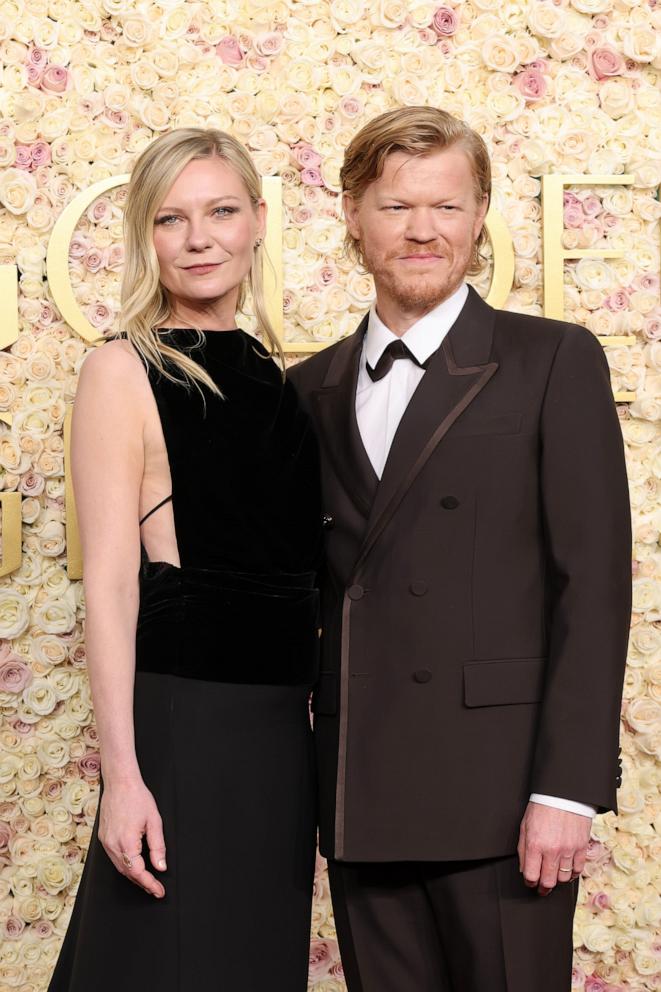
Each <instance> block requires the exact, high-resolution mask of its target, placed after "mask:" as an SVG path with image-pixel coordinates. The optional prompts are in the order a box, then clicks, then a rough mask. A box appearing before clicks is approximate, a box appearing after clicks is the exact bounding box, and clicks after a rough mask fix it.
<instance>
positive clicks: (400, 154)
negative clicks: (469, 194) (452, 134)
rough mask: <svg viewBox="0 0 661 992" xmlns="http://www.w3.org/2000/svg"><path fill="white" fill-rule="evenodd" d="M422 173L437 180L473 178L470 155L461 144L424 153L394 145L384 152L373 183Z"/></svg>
mask: <svg viewBox="0 0 661 992" xmlns="http://www.w3.org/2000/svg"><path fill="white" fill-rule="evenodd" d="M421 173H425V174H427V175H428V176H430V177H432V176H433V178H434V179H436V180H438V181H443V180H444V179H445V180H448V181H457V180H462V179H464V178H466V179H467V180H469V181H471V182H472V177H473V170H472V166H471V162H470V159H469V157H468V155H467V154H466V152H465V151H464V149H463V148H461V146H460V145H458V144H454V145H450V146H449V147H447V148H436V149H433V150H432V151H430V152H425V153H424V154H413V153H411V152H407V151H404V150H402V149H396V150H395V151H392V152H390V153H389V154H388V155H386V157H385V159H384V162H383V169H382V171H381V175H380V176H379V177H378V179H376V180H374V184H378V185H379V186H392V185H396V184H397V183H402V182H404V183H405V182H410V181H412V180H414V179H415V176H418V175H420V174H421Z"/></svg>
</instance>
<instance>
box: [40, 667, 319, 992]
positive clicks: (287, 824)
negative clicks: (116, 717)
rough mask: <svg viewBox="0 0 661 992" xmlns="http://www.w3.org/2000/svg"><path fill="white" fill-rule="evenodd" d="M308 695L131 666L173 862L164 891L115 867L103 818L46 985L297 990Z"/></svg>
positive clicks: (85, 989)
mask: <svg viewBox="0 0 661 992" xmlns="http://www.w3.org/2000/svg"><path fill="white" fill-rule="evenodd" d="M308 693H309V690H308V688H307V687H305V686H283V685H243V684H231V683H221V682H210V681H204V680H201V679H188V678H181V677H178V676H174V675H161V674H157V673H151V672H142V671H138V672H137V673H136V686H135V728H136V750H137V754H138V760H139V763H140V768H141V771H142V775H143V778H144V780H145V783H146V785H147V786H148V788H149V789H151V791H152V793H153V794H154V797H155V799H156V802H157V805H158V808H159V811H160V814H161V816H162V819H163V824H164V832H165V843H166V848H167V864H168V868H167V871H166V872H154V874H155V875H156V876H157V877H158V878H160V879H161V880H162V882H163V884H164V886H165V890H166V894H165V897H164V898H163V899H161V900H158V899H155V898H154V897H153V896H150V895H147V893H145V892H144V891H143V890H142V889H140V888H138V887H137V886H135V885H134V884H133V883H131V882H129V881H128V880H127V879H126V878H124V877H123V876H122V875H120V874H119V872H117V871H116V869H115V868H114V867H113V865H112V863H111V861H110V859H109V858H108V856H107V855H106V853H105V851H104V850H103V848H102V846H101V844H100V843H99V840H98V836H97V829H98V817H97V823H96V824H95V827H94V832H93V835H92V841H91V845H90V849H89V854H88V857H87V861H86V864H85V868H84V871H83V877H82V879H81V883H80V888H79V894H78V897H77V899H76V903H75V907H74V911H73V914H72V917H71V922H70V924H69V928H68V930H67V934H66V937H65V940H64V944H63V947H62V951H61V954H60V957H59V959H58V962H57V965H56V968H55V972H54V974H53V978H52V981H51V984H50V986H49V992H145V990H146V989H158V990H159V992H198V990H200V992H202V990H204V992H265V990H267V989H268V992H305V989H306V983H307V968H308V947H309V934H310V911H311V898H312V879H313V872H314V853H315V823H316V815H315V798H314V797H315V783H314V763H313V754H312V732H311V729H310V720H309V714H308ZM144 853H145V859H146V860H147V858H148V852H147V850H146V846H145V850H144Z"/></svg>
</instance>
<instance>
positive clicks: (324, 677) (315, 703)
mask: <svg viewBox="0 0 661 992" xmlns="http://www.w3.org/2000/svg"><path fill="white" fill-rule="evenodd" d="M312 712H313V713H319V714H320V715H321V716H333V715H334V714H335V713H337V677H336V675H335V672H322V673H321V674H320V676H319V681H318V682H317V684H316V686H315V687H314V692H313V693H312Z"/></svg>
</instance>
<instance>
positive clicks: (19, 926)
mask: <svg viewBox="0 0 661 992" xmlns="http://www.w3.org/2000/svg"><path fill="white" fill-rule="evenodd" d="M3 930H4V934H5V938H6V939H7V940H18V939H19V937H21V935H22V934H23V931H24V930H25V923H24V922H23V920H19V918H18V917H17V916H8V917H7V919H6V920H5V924H4V927H3Z"/></svg>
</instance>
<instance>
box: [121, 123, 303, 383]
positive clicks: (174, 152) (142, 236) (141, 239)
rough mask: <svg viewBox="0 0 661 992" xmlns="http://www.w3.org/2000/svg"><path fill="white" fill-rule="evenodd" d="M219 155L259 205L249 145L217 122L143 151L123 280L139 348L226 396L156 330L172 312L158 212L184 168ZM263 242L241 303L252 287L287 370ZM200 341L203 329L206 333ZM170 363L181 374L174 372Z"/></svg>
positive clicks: (127, 321)
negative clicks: (159, 250) (267, 285)
mask: <svg viewBox="0 0 661 992" xmlns="http://www.w3.org/2000/svg"><path fill="white" fill-rule="evenodd" d="M214 157H217V158H220V159H222V160H223V161H224V162H226V163H227V164H228V165H229V166H230V167H231V168H232V169H234V170H235V172H237V173H238V175H239V176H240V177H241V179H242V181H243V183H244V185H245V188H246V190H247V192H248V196H249V197H250V202H251V203H252V205H253V207H254V208H256V207H257V204H258V203H259V200H260V199H261V195H262V184H261V178H260V176H259V173H258V172H257V170H256V168H255V166H254V164H253V161H252V159H251V158H250V155H249V154H248V152H247V151H246V149H245V148H244V147H243V145H242V144H241V143H240V142H239V141H237V140H236V138H234V137H232V135H230V134H226V133H225V132H224V131H219V130H216V129H214V128H198V127H182V128H177V129H175V130H173V131H169V132H167V133H166V134H162V135H160V136H159V137H158V138H156V140H155V141H153V142H152V143H151V144H150V145H148V147H147V148H145V150H144V151H143V152H142V153H141V155H140V156H139V158H138V160H137V162H136V163H135V165H134V167H133V171H132V172H131V179H130V182H129V186H128V196H127V199H126V206H125V209H124V245H125V262H124V269H123V273H122V284H121V318H122V331H123V332H124V333H125V335H126V337H127V338H128V340H129V341H130V342H131V344H132V345H133V346H134V348H135V349H136V351H137V352H138V354H139V355H140V356H141V357H142V358H143V359H144V360H146V361H148V362H150V363H151V364H152V365H154V366H155V367H156V368H157V369H158V370H159V371H160V372H161V373H162V374H163V375H164V376H166V377H167V378H168V379H171V380H172V381H173V382H180V383H182V384H184V385H187V386H191V385H193V384H196V385H198V388H199V383H204V385H206V386H207V387H208V388H209V389H211V390H212V392H214V393H216V394H218V395H222V394H221V392H220V390H219V389H218V387H217V386H216V384H215V382H214V381H213V379H212V378H211V376H210V375H209V374H208V373H207V372H206V371H205V369H203V368H202V366H201V365H199V364H198V363H197V362H195V361H194V360H193V359H192V358H189V357H188V356H187V355H185V354H183V353H182V352H181V351H178V350H177V349H176V348H172V347H170V346H169V345H167V344H166V343H165V342H164V340H163V338H162V337H161V336H160V335H159V334H158V333H157V330H156V328H158V327H160V326H163V325H165V323H166V322H167V320H168V319H169V318H170V317H171V304H170V300H169V298H168V293H167V290H166V289H165V287H164V286H163V285H162V283H161V281H160V270H159V264H158V258H157V256H156V251H155V249H154V244H153V240H152V237H153V227H154V218H155V216H156V213H157V211H158V209H159V207H160V206H161V204H162V203H163V200H164V198H165V196H166V194H167V192H168V190H169V189H170V188H171V186H172V184H173V183H174V181H175V180H176V178H177V176H178V175H179V173H180V172H181V170H182V169H183V168H184V167H185V166H186V165H188V163H189V162H192V161H193V160H195V159H206V158H214ZM263 258H264V249H263V247H262V246H261V242H258V243H257V244H256V245H255V247H254V248H253V258H252V264H251V266H250V271H249V273H248V276H247V278H246V279H245V280H244V282H243V284H242V285H241V287H240V290H239V299H238V308H239V309H241V307H242V306H243V303H244V300H245V296H246V289H249V290H250V293H251V296H252V301H253V307H254V311H255V316H256V317H257V325H258V329H259V330H260V331H261V332H262V333H263V334H264V335H265V336H266V337H267V338H268V340H269V342H270V345H271V354H273V353H277V354H278V355H279V357H280V359H281V362H282V366H283V368H284V359H283V354H282V347H281V345H280V342H279V341H278V338H277V336H276V333H275V331H274V330H273V327H272V325H271V322H270V320H269V317H268V313H267V310H266V301H265V298H264V285H263V275H262V263H263ZM200 340H201V335H200ZM166 361H167V363H169V364H170V365H174V366H175V367H176V369H178V370H179V372H180V373H181V374H182V378H179V377H177V376H175V375H172V373H171V372H169V371H168V369H167V368H166Z"/></svg>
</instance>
